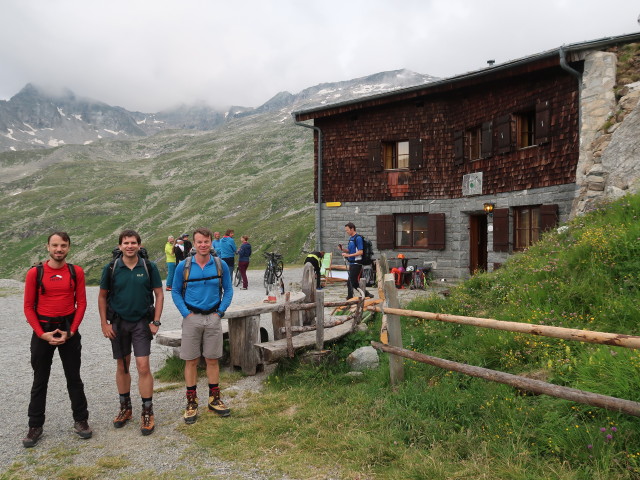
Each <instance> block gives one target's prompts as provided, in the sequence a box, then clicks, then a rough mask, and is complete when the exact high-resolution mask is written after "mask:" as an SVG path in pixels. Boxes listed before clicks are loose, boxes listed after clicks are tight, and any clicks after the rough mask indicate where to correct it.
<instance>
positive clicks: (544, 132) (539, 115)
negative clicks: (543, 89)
mask: <svg viewBox="0 0 640 480" xmlns="http://www.w3.org/2000/svg"><path fill="white" fill-rule="evenodd" d="M550 118H551V115H550V110H549V101H548V100H547V101H543V102H538V103H537V104H536V128H535V130H536V131H535V137H536V138H535V141H536V143H537V144H538V145H539V144H541V143H546V142H548V141H549V119H550Z"/></svg>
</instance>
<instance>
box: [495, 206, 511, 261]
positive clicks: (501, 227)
mask: <svg viewBox="0 0 640 480" xmlns="http://www.w3.org/2000/svg"><path fill="white" fill-rule="evenodd" d="M493 251H494V252H508V251H509V209H508V208H496V209H494V210H493Z"/></svg>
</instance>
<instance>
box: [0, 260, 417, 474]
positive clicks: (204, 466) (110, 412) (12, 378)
mask: <svg viewBox="0 0 640 480" xmlns="http://www.w3.org/2000/svg"><path fill="white" fill-rule="evenodd" d="M248 274H249V289H248V290H246V291H244V290H239V289H236V290H234V298H233V304H234V305H238V304H239V305H242V304H248V303H255V302H259V301H261V300H262V299H263V298H264V293H265V292H264V289H263V288H262V275H263V271H262V270H249V272H248ZM301 278H302V268H291V269H285V273H284V279H285V285H286V286H287V287H288V289H289V290H293V291H295V290H299V282H300V279H301ZM22 292H23V284H22V283H21V282H17V281H14V280H0V306H1V309H0V312H1V316H0V331H1V332H2V337H3V338H4V342H3V346H2V350H1V353H0V359H1V365H2V369H1V370H0V384H1V385H2V389H1V390H0V412H2V418H3V422H2V423H3V426H2V428H1V429H0V475H1V472H3V471H6V469H7V468H8V467H9V466H10V465H12V464H14V463H15V462H20V463H24V464H26V465H27V466H26V467H24V468H25V469H26V471H27V472H28V474H29V475H33V477H32V478H40V477H39V476H38V472H37V466H38V464H40V463H43V462H46V461H47V458H49V456H50V455H51V452H52V451H56V450H58V449H61V450H62V451H65V450H68V449H71V448H73V449H79V452H80V453H79V454H77V455H75V456H74V457H73V465H76V466H78V465H87V466H95V465H96V462H97V461H98V459H99V458H101V457H105V456H107V457H120V456H121V455H125V456H126V458H127V460H128V461H129V462H130V466H128V467H125V468H121V469H116V470H114V471H113V473H112V475H113V476H112V477H102V478H119V477H120V476H121V475H135V474H136V472H140V471H146V472H149V471H151V472H155V473H156V474H161V473H165V472H167V471H170V470H173V469H176V468H180V467H184V468H188V469H189V470H190V471H191V472H193V474H195V473H196V468H197V469H198V473H199V474H202V472H207V474H206V476H207V477H208V476H210V475H216V477H215V478H220V479H223V478H229V479H231V478H234V479H237V478H247V479H267V478H286V477H282V476H278V475H274V474H268V472H267V473H261V472H260V471H259V469H258V468H257V466H256V468H252V467H251V466H248V467H247V466H246V465H243V466H242V467H240V466H238V465H235V464H233V463H232V462H226V461H222V460H220V459H217V458H215V457H211V456H209V455H206V454H202V453H197V454H195V455H194V454H189V455H185V453H194V449H195V448H196V447H195V446H193V445H192V443H191V441H190V439H189V438H188V437H187V436H185V435H184V434H183V433H181V432H180V431H179V430H178V428H177V427H178V426H181V425H183V421H182V411H183V408H184V405H183V404H184V388H183V385H182V384H180V385H179V387H178V388H173V389H172V388H169V389H162V387H166V386H167V385H163V384H161V383H160V382H158V381H156V382H155V385H154V386H155V389H156V390H158V389H162V391H159V392H156V393H155V394H154V413H155V419H156V429H155V432H154V433H153V434H152V435H150V436H147V437H143V436H142V435H141V434H140V431H139V415H140V400H139V394H138V391H137V375H136V371H135V367H133V368H132V369H131V371H132V377H133V382H132V398H133V406H134V418H133V421H131V422H130V423H129V424H128V425H127V426H126V427H124V428H123V429H118V430H116V429H115V428H113V426H112V423H111V422H112V418H113V416H114V415H115V413H116V411H117V409H118V396H117V391H116V386H115V379H114V377H115V361H114V360H113V358H112V355H111V347H110V343H109V342H108V341H107V340H106V339H105V338H104V337H103V336H102V333H101V329H100V320H99V316H98V308H97V297H98V287H88V288H87V302H88V306H87V313H86V315H85V318H84V321H83V323H82V325H81V326H80V333H81V334H82V345H83V352H82V378H83V381H84V383H85V393H86V395H87V399H88V403H89V412H90V417H89V423H90V425H91V427H92V428H93V431H94V434H93V438H91V439H90V440H82V439H80V438H79V437H78V436H77V435H76V434H75V433H73V430H72V426H73V419H72V416H71V407H70V402H69V398H68V395H67V391H66V383H65V379H64V374H63V371H62V364H61V363H60V358H59V356H58V355H57V354H56V355H55V356H54V362H53V366H52V371H51V379H50V381H49V393H48V398H47V419H46V422H45V425H44V435H43V437H42V439H41V440H40V441H39V443H38V445H37V446H36V447H35V448H31V449H25V448H24V447H23V446H22V438H23V437H24V435H25V434H26V432H27V430H28V428H27V420H28V419H27V406H28V402H29V392H30V389H31V381H32V378H33V376H32V371H31V366H30V363H29V341H30V336H31V328H30V327H29V326H28V325H27V323H26V321H25V319H24V314H23V308H22V295H23V293H22ZM399 292H403V293H405V292H404V291H399ZM345 293H346V287H345V286H344V284H343V283H340V284H333V285H331V286H330V287H328V288H326V289H325V297H326V300H336V299H341V298H344V296H345ZM406 293H408V292H406ZM165 298H166V299H167V300H168V301H166V302H165V306H164V311H163V315H162V327H161V329H167V330H169V329H176V328H180V323H181V317H180V314H179V312H178V310H177V309H176V308H175V306H174V305H173V302H172V301H171V300H170V299H169V298H168V297H165ZM269 319H270V316H269ZM169 354H170V353H169V349H167V347H163V346H161V345H158V344H156V343H155V342H153V343H152V349H151V367H152V371H156V370H158V369H159V368H160V367H161V366H162V365H163V363H164V360H165V358H166V356H167V355H169ZM268 367H271V368H265V372H263V373H260V374H258V375H256V376H253V377H244V378H242V379H241V380H240V381H238V382H237V383H236V384H235V385H233V386H229V385H224V384H223V385H222V390H223V398H225V401H226V402H227V404H228V406H229V407H230V408H231V409H232V417H231V419H230V420H231V421H233V408H234V406H238V405H241V403H242V401H243V397H244V396H243V392H247V391H252V392H255V391H258V390H260V388H261V387H262V383H263V380H264V379H265V377H266V375H267V374H268V373H269V372H270V371H271V370H272V367H273V366H268ZM205 389H206V379H201V381H200V385H199V390H201V391H204V390H205ZM225 389H234V390H237V391H238V394H237V395H235V396H234V397H233V398H231V396H229V395H226V396H225V395H224V392H225ZM54 406H55V408H54ZM194 461H195V462H197V465H194ZM23 471H24V470H23ZM41 478H46V477H41ZM193 478H197V477H195V476H194V477H193Z"/></svg>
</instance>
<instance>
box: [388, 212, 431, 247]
mask: <svg viewBox="0 0 640 480" xmlns="http://www.w3.org/2000/svg"><path fill="white" fill-rule="evenodd" d="M428 218H429V215H428V214H426V213H405V214H396V215H395V247H396V248H426V247H427V244H428V239H427V230H428V228H427V227H428Z"/></svg>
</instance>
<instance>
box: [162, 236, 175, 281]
mask: <svg viewBox="0 0 640 480" xmlns="http://www.w3.org/2000/svg"><path fill="white" fill-rule="evenodd" d="M175 243H176V240H175V238H173V235H169V237H168V238H167V243H166V244H165V246H164V254H165V256H166V257H167V282H166V284H167V292H170V291H171V282H172V280H173V272H175V270H176V254H175V253H173V247H174V245H175Z"/></svg>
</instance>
